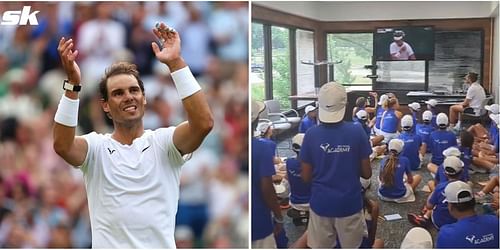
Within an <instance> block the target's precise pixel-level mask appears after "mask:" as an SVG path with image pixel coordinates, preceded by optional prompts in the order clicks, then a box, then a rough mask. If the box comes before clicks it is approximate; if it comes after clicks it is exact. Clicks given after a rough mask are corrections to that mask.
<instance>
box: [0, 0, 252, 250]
mask: <svg viewBox="0 0 500 250" xmlns="http://www.w3.org/2000/svg"><path fill="white" fill-rule="evenodd" d="M23 6H31V12H33V11H39V13H38V14H36V18H37V20H38V25H36V26H35V25H25V26H16V25H11V26H8V25H0V132H1V133H0V247H13V248H48V247H58V248H88V247H91V232H90V221H89V215H88V207H87V200H86V193H85V186H84V183H83V178H82V173H81V171H80V170H78V169H75V168H73V167H70V166H69V165H68V164H66V163H65V162H64V161H63V160H62V159H61V158H60V157H59V156H58V155H57V154H56V153H55V152H54V150H53V148H52V142H53V138H52V125H53V117H54V113H55V110H56V108H57V104H58V102H59V99H60V97H61V95H62V94H63V90H62V82H63V80H64V79H65V78H66V76H65V73H64V71H63V70H62V68H61V66H60V60H59V56H58V53H57V45H58V41H59V39H60V38H61V37H71V38H73V39H74V40H75V43H76V48H77V49H78V50H79V55H78V58H77V62H78V64H79V65H80V68H81V72H82V87H83V88H82V93H81V94H80V111H79V125H78V128H77V130H78V134H85V133H89V132H91V131H97V132H99V133H108V132H110V131H111V130H112V123H111V121H110V120H108V119H107V118H106V116H105V115H104V113H103V111H102V109H101V107H100V105H99V99H100V97H99V94H98V90H97V83H98V81H99V79H100V77H101V76H102V75H103V73H104V70H105V69H106V67H108V66H110V65H111V64H112V63H113V62H115V61H130V62H133V63H135V64H136V65H137V66H138V69H139V72H140V73H141V77H142V79H143V82H144V85H145V94H146V98H147V101H148V107H147V111H146V114H145V116H144V125H145V128H146V129H155V128H159V127H166V126H172V125H174V126H175V125H177V124H179V123H180V122H181V121H183V120H185V119H186V117H185V113H184V112H183V108H182V103H181V101H180V98H179V97H178V96H177V92H176V90H175V87H174V85H173V82H172V79H171V77H170V72H169V70H168V68H167V67H166V66H165V65H163V64H160V63H158V62H157V60H156V59H155V57H154V54H153V52H152V50H151V42H152V41H155V37H154V35H153V33H152V31H151V30H152V28H153V27H154V24H155V23H156V22H157V21H163V22H165V23H166V24H167V25H169V26H171V27H173V28H175V29H176V30H177V31H178V32H179V34H180V36H181V41H182V55H183V57H184V59H185V61H186V62H187V64H188V65H189V66H190V68H191V70H192V71H193V73H194V74H195V76H196V77H197V79H198V81H199V82H200V85H201V86H202V88H203V91H204V92H205V95H206V96H207V99H208V101H209V104H210V107H211V109H212V112H213V114H214V118H215V127H214V129H213V130H212V132H211V133H210V134H209V136H208V137H207V139H205V142H204V143H203V145H202V146H201V147H200V148H199V149H198V150H197V151H195V152H194V154H193V156H192V159H191V160H189V161H188V162H187V163H186V164H185V166H184V167H183V172H182V176H181V189H180V201H179V210H178V214H177V223H176V232H175V236H176V242H177V245H178V247H180V248H181V247H189V248H192V247H210V248H218V247H226V248H227V247H229V248H237V247H247V243H248V159H247V158H248V132H247V131H248V111H247V107H248V94H247V92H248V87H247V86H248V83H247V82H248V3H247V2H60V3H58V2H51V3H45V2H26V3H22V2H8V3H5V2H4V3H1V2H0V12H1V13H3V12H5V11H8V10H21V9H22V8H23ZM144 212H145V213H146V212H147V211H144Z"/></svg>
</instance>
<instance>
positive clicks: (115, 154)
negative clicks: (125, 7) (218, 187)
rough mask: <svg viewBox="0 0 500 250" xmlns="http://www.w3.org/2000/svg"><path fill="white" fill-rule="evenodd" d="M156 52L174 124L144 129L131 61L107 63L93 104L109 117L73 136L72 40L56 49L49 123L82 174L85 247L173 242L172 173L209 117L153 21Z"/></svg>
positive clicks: (168, 36)
mask: <svg viewBox="0 0 500 250" xmlns="http://www.w3.org/2000/svg"><path fill="white" fill-rule="evenodd" d="M153 33H154V34H155V35H156V36H157V37H158V39H160V41H161V46H162V47H161V48H160V47H159V46H158V45H157V44H156V43H152V49H153V52H154V54H155V56H156V58H157V59H158V60H159V61H160V62H162V63H164V64H165V65H166V66H168V67H169V68H170V71H171V72H172V74H171V75H172V78H173V80H174V82H175V85H176V88H177V91H178V93H179V95H180V97H181V99H182V103H183V106H184V109H185V111H186V113H187V121H185V122H183V123H181V124H179V125H178V126H176V127H168V128H159V129H156V130H153V131H152V130H144V126H143V116H144V110H145V108H146V98H145V92H144V85H143V83H142V81H141V79H140V77H139V72H138V71H137V69H136V66H135V65H133V64H130V63H126V62H121V63H115V64H113V65H111V66H110V67H109V68H108V69H107V70H106V73H105V75H104V77H103V78H102V80H101V82H100V83H99V91H100V93H101V95H102V99H101V106H102V109H103V110H104V112H106V114H107V116H108V117H109V118H111V119H112V120H113V126H114V130H113V132H112V133H111V134H98V133H96V132H92V133H90V134H86V135H83V136H75V130H76V129H75V128H76V126H77V118H78V104H79V100H78V91H79V90H80V89H81V88H85V83H81V73H80V69H79V66H78V64H77V63H76V59H77V56H78V51H77V50H73V49H74V41H73V40H72V39H66V38H64V37H63V38H61V40H60V41H59V46H58V52H59V55H60V58H61V61H62V65H63V67H64V70H65V72H66V74H67V77H68V79H67V81H65V82H64V85H63V89H65V93H64V95H63V96H62V98H61V101H60V103H59V106H58V109H57V112H56V115H55V118H54V120H55V122H56V123H55V126H54V130H53V131H54V149H55V151H56V152H57V153H58V154H59V155H60V156H61V157H62V158H63V159H64V160H65V161H66V162H68V163H69V164H71V165H73V166H75V167H78V168H79V169H80V170H81V171H82V172H83V176H84V180H85V186H86V191H87V198H88V203H89V212H90V220H91V227H92V247H93V248H175V242H174V228H175V215H176V212H177V203H178V199H179V177H180V172H181V167H182V165H183V163H184V157H183V156H186V155H187V154H189V153H191V152H193V151H194V150H195V149H196V148H198V147H199V146H200V144H201V143H202V141H203V139H204V138H205V136H206V135H207V134H208V133H209V132H210V131H211V129H212V126H213V118H212V114H211V111H210V108H209V106H208V103H207V101H206V100H205V97H204V94H203V92H201V91H200V90H201V88H200V86H199V85H198V83H197V81H196V79H195V78H194V77H193V75H192V73H191V71H190V69H189V68H188V66H187V65H186V63H185V62H184V60H183V58H182V56H181V54H180V51H181V45H180V44H181V41H180V37H179V34H178V33H177V32H176V31H175V30H173V29H171V28H169V27H167V26H166V25H165V24H163V23H161V24H159V25H157V26H156V27H155V28H154V29H153Z"/></svg>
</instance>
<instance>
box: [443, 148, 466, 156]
mask: <svg viewBox="0 0 500 250" xmlns="http://www.w3.org/2000/svg"><path fill="white" fill-rule="evenodd" d="M443 155H444V156H445V157H448V156H456V157H460V156H462V152H461V151H460V150H459V149H458V148H457V147H449V148H447V149H445V150H443Z"/></svg>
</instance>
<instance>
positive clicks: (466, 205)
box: [449, 193, 476, 212]
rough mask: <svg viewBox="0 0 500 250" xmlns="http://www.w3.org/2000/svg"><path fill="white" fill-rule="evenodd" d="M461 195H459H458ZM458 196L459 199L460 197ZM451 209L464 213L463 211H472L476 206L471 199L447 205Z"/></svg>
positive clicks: (474, 201)
mask: <svg viewBox="0 0 500 250" xmlns="http://www.w3.org/2000/svg"><path fill="white" fill-rule="evenodd" d="M460 194H461V193H460ZM460 194H459V197H460ZM449 204H450V205H451V206H452V208H454V209H456V210H457V211H459V212H465V211H470V210H474V206H476V200H475V199H474V198H472V200H470V201H467V202H463V203H449Z"/></svg>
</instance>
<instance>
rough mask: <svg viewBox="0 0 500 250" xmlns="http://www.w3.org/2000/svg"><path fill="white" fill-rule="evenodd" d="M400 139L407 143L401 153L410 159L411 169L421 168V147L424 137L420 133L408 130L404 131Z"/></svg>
mask: <svg viewBox="0 0 500 250" xmlns="http://www.w3.org/2000/svg"><path fill="white" fill-rule="evenodd" d="M399 139H401V140H402V141H403V142H404V143H405V145H404V147H403V151H401V155H402V156H405V157H406V158H408V160H410V169H411V170H418V169H419V168H420V157H419V149H420V146H422V139H421V138H420V136H419V135H416V134H413V133H411V132H407V131H403V132H402V133H401V134H400V135H399Z"/></svg>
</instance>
